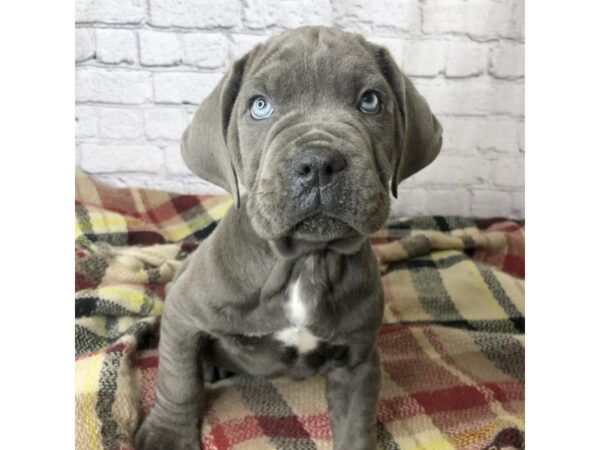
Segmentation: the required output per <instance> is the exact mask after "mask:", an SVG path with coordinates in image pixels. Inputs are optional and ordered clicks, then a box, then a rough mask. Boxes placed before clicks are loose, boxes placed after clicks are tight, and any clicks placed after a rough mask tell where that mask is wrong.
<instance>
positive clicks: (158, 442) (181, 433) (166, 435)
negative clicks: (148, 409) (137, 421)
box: [134, 417, 201, 450]
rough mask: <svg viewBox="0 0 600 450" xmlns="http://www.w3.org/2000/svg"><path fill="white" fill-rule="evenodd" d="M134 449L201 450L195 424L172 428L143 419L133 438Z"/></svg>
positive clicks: (149, 419)
mask: <svg viewBox="0 0 600 450" xmlns="http://www.w3.org/2000/svg"><path fill="white" fill-rule="evenodd" d="M134 447H135V449H136V450H201V446H200V438H199V433H198V429H197V427H196V426H189V427H185V428H178V429H177V430H172V429H169V428H165V427H161V426H160V425H156V424H155V423H153V421H152V420H151V418H150V417H148V418H147V419H146V420H144V423H142V426H141V427H140V428H139V429H138V431H137V433H136V434H135V438H134Z"/></svg>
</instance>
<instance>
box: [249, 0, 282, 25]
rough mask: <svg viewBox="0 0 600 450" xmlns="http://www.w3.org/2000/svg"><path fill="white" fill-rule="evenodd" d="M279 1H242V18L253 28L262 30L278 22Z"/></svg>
mask: <svg viewBox="0 0 600 450" xmlns="http://www.w3.org/2000/svg"><path fill="white" fill-rule="evenodd" d="M277 3H278V2H277V1H273V0H245V1H244V2H242V4H243V9H242V19H243V21H244V25H245V26H246V27H247V28H249V29H251V30H257V29H258V30H260V29H263V28H267V27H270V26H273V25H275V24H277V15H278V14H277V12H278V5H277Z"/></svg>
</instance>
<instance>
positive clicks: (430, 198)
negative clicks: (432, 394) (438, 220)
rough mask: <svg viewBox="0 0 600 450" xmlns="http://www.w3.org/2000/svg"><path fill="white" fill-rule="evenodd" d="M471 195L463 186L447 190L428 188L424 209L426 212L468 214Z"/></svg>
mask: <svg viewBox="0 0 600 450" xmlns="http://www.w3.org/2000/svg"><path fill="white" fill-rule="evenodd" d="M470 203H471V196H470V193H469V191H467V190H466V189H465V188H463V187H458V186H457V187H456V188H454V189H449V190H433V189H431V190H428V191H427V197H426V204H425V208H424V211H425V213H426V214H436V215H459V216H468V215H469V213H470V211H469V204H470Z"/></svg>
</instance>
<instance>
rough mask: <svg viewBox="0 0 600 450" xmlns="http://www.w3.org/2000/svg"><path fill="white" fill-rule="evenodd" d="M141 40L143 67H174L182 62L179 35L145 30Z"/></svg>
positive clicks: (141, 34) (140, 34)
mask: <svg viewBox="0 0 600 450" xmlns="http://www.w3.org/2000/svg"><path fill="white" fill-rule="evenodd" d="M139 39H140V64H142V65H143V66H174V65H177V64H179V63H180V62H181V60H182V56H183V52H182V50H181V44H180V42H179V37H178V36H177V34H175V33H170V32H160V31H148V30H143V31H140V33H139Z"/></svg>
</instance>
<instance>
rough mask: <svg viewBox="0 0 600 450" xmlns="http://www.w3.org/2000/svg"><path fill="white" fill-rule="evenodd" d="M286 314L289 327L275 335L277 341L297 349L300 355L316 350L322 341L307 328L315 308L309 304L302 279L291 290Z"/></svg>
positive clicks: (286, 305)
mask: <svg viewBox="0 0 600 450" xmlns="http://www.w3.org/2000/svg"><path fill="white" fill-rule="evenodd" d="M285 314H286V317H287V319H288V321H289V326H288V327H286V328H283V329H281V330H279V331H278V332H277V333H275V339H277V340H278V341H280V342H281V343H282V344H283V345H285V346H286V347H293V348H295V349H296V350H298V351H299V352H300V353H308V352H310V351H312V350H314V349H316V348H317V346H318V345H319V342H320V339H319V338H318V337H317V336H315V335H314V334H313V333H311V331H310V330H309V329H308V328H307V326H308V325H309V324H310V323H311V320H312V318H313V317H312V316H313V315H314V306H313V305H312V304H310V303H309V302H307V299H306V297H305V296H304V294H303V290H302V284H301V280H300V278H299V279H298V280H296V281H295V282H294V284H293V285H292V287H291V289H290V290H289V295H288V298H287V301H286V304H285Z"/></svg>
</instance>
